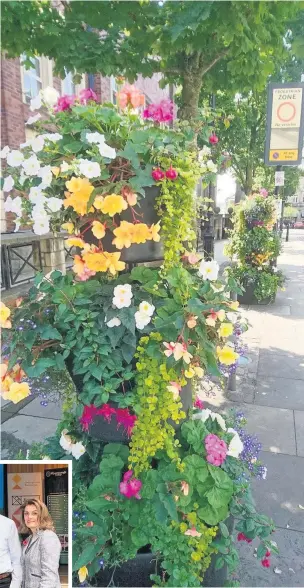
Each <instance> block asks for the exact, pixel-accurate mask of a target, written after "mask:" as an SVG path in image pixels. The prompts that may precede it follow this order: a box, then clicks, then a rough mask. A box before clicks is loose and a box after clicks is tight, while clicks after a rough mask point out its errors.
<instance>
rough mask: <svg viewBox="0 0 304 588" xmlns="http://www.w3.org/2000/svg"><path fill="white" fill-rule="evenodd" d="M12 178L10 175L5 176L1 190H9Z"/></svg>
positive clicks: (12, 181)
mask: <svg viewBox="0 0 304 588" xmlns="http://www.w3.org/2000/svg"><path fill="white" fill-rule="evenodd" d="M14 183H15V182H14V179H13V178H12V176H7V178H5V180H4V184H3V188H2V190H3V192H10V191H11V190H12V189H13V187H14Z"/></svg>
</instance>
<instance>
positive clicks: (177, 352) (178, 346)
mask: <svg viewBox="0 0 304 588" xmlns="http://www.w3.org/2000/svg"><path fill="white" fill-rule="evenodd" d="M173 357H174V359H175V361H179V360H180V359H183V360H184V362H185V363H187V364H189V363H190V361H191V359H192V357H193V356H192V355H191V353H189V352H188V351H187V346H186V344H185V343H175V348H174V351H173Z"/></svg>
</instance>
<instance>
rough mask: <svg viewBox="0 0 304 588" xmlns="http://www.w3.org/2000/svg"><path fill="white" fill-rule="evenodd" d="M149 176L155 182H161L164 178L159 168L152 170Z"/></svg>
mask: <svg viewBox="0 0 304 588" xmlns="http://www.w3.org/2000/svg"><path fill="white" fill-rule="evenodd" d="M151 175H152V178H153V180H155V181H156V182H159V181H160V180H163V179H164V177H165V174H164V172H163V171H162V170H161V169H160V168H159V167H157V168H156V169H154V170H153V172H152V174H151Z"/></svg>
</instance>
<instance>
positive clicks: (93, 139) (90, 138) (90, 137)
mask: <svg viewBox="0 0 304 588" xmlns="http://www.w3.org/2000/svg"><path fill="white" fill-rule="evenodd" d="M86 140H87V142H88V143H104V142H105V137H104V135H102V134H101V133H87V135H86Z"/></svg>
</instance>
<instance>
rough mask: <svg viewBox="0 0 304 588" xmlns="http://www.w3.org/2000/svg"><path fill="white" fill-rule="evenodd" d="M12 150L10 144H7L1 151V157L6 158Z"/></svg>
mask: <svg viewBox="0 0 304 588" xmlns="http://www.w3.org/2000/svg"><path fill="white" fill-rule="evenodd" d="M9 152H10V148H9V146H8V145H6V146H5V147H3V149H1V151H0V157H1V159H6V158H7V156H8V154H9Z"/></svg>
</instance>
